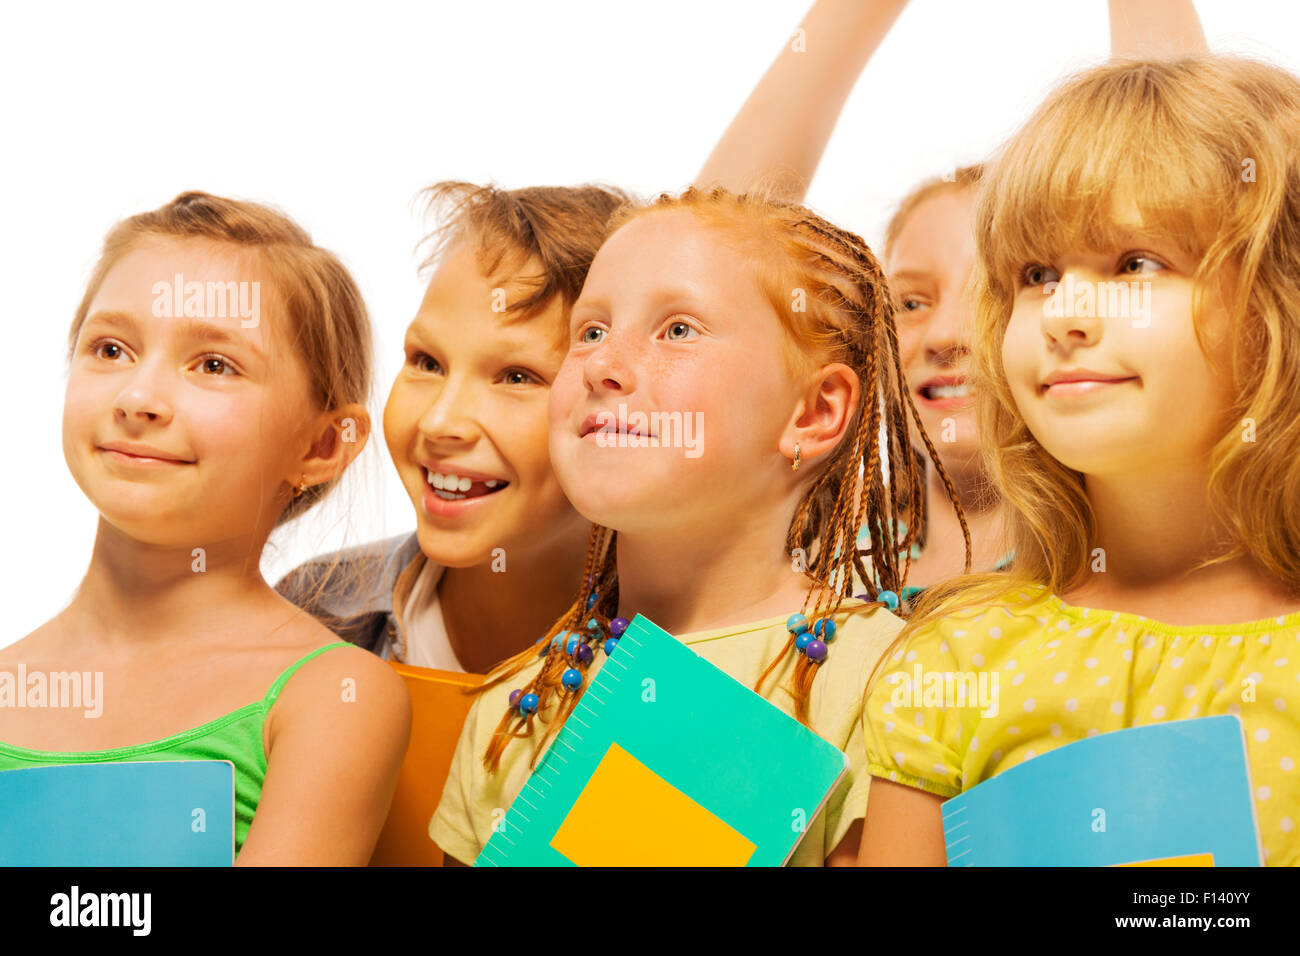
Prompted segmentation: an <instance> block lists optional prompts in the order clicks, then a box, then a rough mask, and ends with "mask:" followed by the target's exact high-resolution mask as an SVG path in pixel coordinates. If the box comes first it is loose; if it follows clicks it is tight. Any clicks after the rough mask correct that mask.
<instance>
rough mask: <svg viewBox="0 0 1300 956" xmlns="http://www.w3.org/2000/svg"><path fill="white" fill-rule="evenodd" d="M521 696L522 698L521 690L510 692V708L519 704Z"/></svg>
mask: <svg viewBox="0 0 1300 956" xmlns="http://www.w3.org/2000/svg"><path fill="white" fill-rule="evenodd" d="M522 696H524V692H523V691H522V690H512V691H511V692H510V706H511V707H513V706H515V704H517V703H519V698H520V697H522Z"/></svg>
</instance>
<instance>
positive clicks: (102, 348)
mask: <svg viewBox="0 0 1300 956" xmlns="http://www.w3.org/2000/svg"><path fill="white" fill-rule="evenodd" d="M90 354H91V355H93V356H95V357H96V358H102V359H108V361H110V362H116V361H117V360H118V359H119V358H121V357H122V356H124V355H126V351H125V350H124V349H123V348H122V346H121V345H119V344H118V343H117V342H114V341H112V340H111V339H99V340H97V341H95V342H92V343H91V344H90Z"/></svg>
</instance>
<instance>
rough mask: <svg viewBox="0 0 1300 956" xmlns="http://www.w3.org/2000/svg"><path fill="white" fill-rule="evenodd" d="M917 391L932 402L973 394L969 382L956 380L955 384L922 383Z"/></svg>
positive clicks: (966, 396)
mask: <svg viewBox="0 0 1300 956" xmlns="http://www.w3.org/2000/svg"><path fill="white" fill-rule="evenodd" d="M917 391H918V392H919V393H920V395H921V397H922V398H925V399H929V400H930V401H932V402H941V401H944V400H946V399H950V398H970V397H971V396H972V395H974V394H975V390H974V389H973V388H971V387H970V383H969V382H958V383H957V384H955V385H922V386H921V387H920V388H918V389H917Z"/></svg>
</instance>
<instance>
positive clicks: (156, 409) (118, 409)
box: [113, 361, 173, 425]
mask: <svg viewBox="0 0 1300 956" xmlns="http://www.w3.org/2000/svg"><path fill="white" fill-rule="evenodd" d="M126 375H127V378H126V381H125V382H124V383H123V385H122V388H121V390H120V391H119V392H118V393H117V395H116V396H115V398H114V400H113V417H114V418H116V419H117V420H118V421H119V422H120V423H122V424H125V425H133V424H140V423H144V422H148V423H151V424H165V423H167V422H169V421H171V418H172V414H173V412H172V406H171V403H170V401H168V391H169V390H168V386H167V384H166V382H165V379H166V377H167V376H166V372H165V371H164V370H163V368H162V367H161V365H160V364H159V363H157V362H148V361H145V362H140V363H138V364H136V365H135V366H134V367H133V368H131V369H130V370H129V371H128V372H127V373H126Z"/></svg>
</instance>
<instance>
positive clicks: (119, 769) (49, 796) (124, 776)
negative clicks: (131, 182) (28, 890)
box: [0, 760, 235, 866]
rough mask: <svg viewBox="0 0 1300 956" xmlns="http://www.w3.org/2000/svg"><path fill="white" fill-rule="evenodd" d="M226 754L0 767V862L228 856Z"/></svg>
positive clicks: (228, 859)
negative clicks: (221, 756)
mask: <svg viewBox="0 0 1300 956" xmlns="http://www.w3.org/2000/svg"><path fill="white" fill-rule="evenodd" d="M234 859H235V768H234V765H233V764H232V763H231V762H230V761H228V760H172V761H157V762H126V763H83V764H68V765H64V766H56V767H31V768H24V769H22V770H5V771H3V772H0V866H230V865H231V864H232V863H233V862H234Z"/></svg>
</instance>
